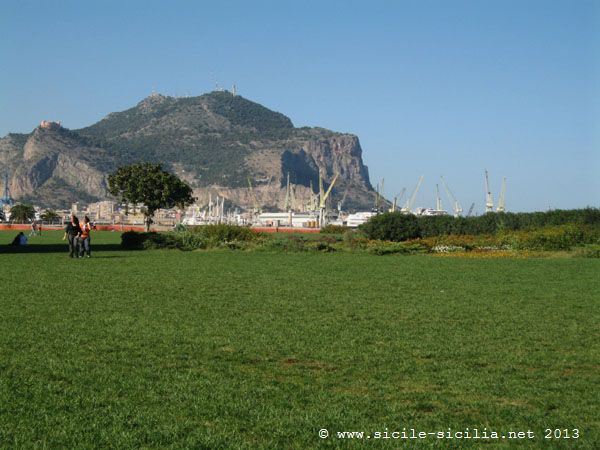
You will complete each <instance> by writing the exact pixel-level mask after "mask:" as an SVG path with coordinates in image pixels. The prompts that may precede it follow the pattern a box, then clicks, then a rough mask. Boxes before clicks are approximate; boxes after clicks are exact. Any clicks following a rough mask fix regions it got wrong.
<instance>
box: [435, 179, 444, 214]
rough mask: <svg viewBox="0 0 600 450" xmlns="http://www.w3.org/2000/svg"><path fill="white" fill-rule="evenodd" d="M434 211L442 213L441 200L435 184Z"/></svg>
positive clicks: (438, 189) (438, 188)
mask: <svg viewBox="0 0 600 450" xmlns="http://www.w3.org/2000/svg"><path fill="white" fill-rule="evenodd" d="M435 209H436V211H442V209H443V207H442V198H441V197H440V187H439V186H438V184H437V183H436V184H435Z"/></svg>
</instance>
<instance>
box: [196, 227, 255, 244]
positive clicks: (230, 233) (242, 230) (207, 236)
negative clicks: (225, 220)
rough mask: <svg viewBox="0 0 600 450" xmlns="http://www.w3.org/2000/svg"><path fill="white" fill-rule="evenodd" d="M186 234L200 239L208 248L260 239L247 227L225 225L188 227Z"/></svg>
mask: <svg viewBox="0 0 600 450" xmlns="http://www.w3.org/2000/svg"><path fill="white" fill-rule="evenodd" d="M188 232H189V233H192V234H194V235H196V236H199V237H201V239H202V240H203V241H204V242H206V244H207V246H209V247H213V246H214V247H218V246H219V244H227V243H228V242H232V241H239V242H251V241H254V240H256V239H258V238H260V236H259V235H258V233H256V232H254V231H252V230H251V229H250V228H248V227H240V226H237V225H227V224H217V225H201V226H197V227H190V228H189V230H188Z"/></svg>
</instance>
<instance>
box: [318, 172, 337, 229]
mask: <svg viewBox="0 0 600 450" xmlns="http://www.w3.org/2000/svg"><path fill="white" fill-rule="evenodd" d="M337 179H338V174H337V173H336V174H335V175H334V177H333V180H331V184H330V185H329V187H328V188H327V191H324V189H323V177H322V176H321V173H320V172H319V226H320V227H322V226H323V225H325V216H326V214H325V210H326V207H327V198H328V197H329V194H331V190H332V189H333V185H334V184H335V182H336V181H337Z"/></svg>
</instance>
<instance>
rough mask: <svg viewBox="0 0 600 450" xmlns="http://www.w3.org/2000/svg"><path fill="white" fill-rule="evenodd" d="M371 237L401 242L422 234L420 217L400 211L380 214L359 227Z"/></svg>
mask: <svg viewBox="0 0 600 450" xmlns="http://www.w3.org/2000/svg"><path fill="white" fill-rule="evenodd" d="M359 229H360V230H362V231H363V232H364V233H365V234H366V235H367V237H368V238H369V239H379V240H382V241H393V242H400V241H406V240H408V239H415V238H418V237H420V236H421V228H420V226H419V219H418V218H417V217H416V216H414V215H412V214H403V213H400V212H393V213H384V214H378V215H376V216H373V217H371V219H369V221H368V222H367V223H365V224H363V225H361V226H360V227H359Z"/></svg>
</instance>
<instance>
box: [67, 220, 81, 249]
mask: <svg viewBox="0 0 600 450" xmlns="http://www.w3.org/2000/svg"><path fill="white" fill-rule="evenodd" d="M80 235H81V227H80V226H79V219H78V218H77V216H76V215H72V216H71V220H70V221H69V222H68V223H67V226H66V227H65V235H64V236H63V241H64V240H65V239H67V240H68V241H69V257H71V258H78V257H79V236H80Z"/></svg>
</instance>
